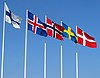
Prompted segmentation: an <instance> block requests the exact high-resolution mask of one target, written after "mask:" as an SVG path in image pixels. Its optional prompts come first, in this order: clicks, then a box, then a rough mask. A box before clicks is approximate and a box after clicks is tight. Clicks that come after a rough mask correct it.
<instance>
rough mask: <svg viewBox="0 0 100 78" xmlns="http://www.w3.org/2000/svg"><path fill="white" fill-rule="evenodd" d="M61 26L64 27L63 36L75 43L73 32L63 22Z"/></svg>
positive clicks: (75, 38)
mask: <svg viewBox="0 0 100 78" xmlns="http://www.w3.org/2000/svg"><path fill="white" fill-rule="evenodd" d="M62 26H63V27H64V31H63V36H64V37H66V38H68V39H70V40H72V41H74V42H75V43H77V36H76V34H75V33H74V31H73V30H72V29H71V28H70V27H69V26H67V25H66V24H64V23H63V22H62Z"/></svg>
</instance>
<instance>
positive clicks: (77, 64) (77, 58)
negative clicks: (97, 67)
mask: <svg viewBox="0 0 100 78" xmlns="http://www.w3.org/2000/svg"><path fill="white" fill-rule="evenodd" d="M77 50H78V47H77V44H76V78H78V51H77Z"/></svg>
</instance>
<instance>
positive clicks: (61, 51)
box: [60, 21, 63, 78]
mask: <svg viewBox="0 0 100 78" xmlns="http://www.w3.org/2000/svg"><path fill="white" fill-rule="evenodd" d="M61 26H62V21H61ZM61 43H62V41H61ZM60 58H61V78H63V70H62V44H61V57H60Z"/></svg>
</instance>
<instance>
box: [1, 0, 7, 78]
mask: <svg viewBox="0 0 100 78" xmlns="http://www.w3.org/2000/svg"><path fill="white" fill-rule="evenodd" d="M5 14H6V13H5V2H4V20H3V34H2V62H1V78H3V76H4V44H5V42H4V41H5Z"/></svg>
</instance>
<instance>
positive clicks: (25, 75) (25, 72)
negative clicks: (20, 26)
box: [24, 9, 28, 78]
mask: <svg viewBox="0 0 100 78" xmlns="http://www.w3.org/2000/svg"><path fill="white" fill-rule="evenodd" d="M27 20H28V9H26V31H25V54H24V78H26V77H27V70H26V69H27V67H26V65H27V59H26V58H27V31H28V30H27V29H28V23H27Z"/></svg>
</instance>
